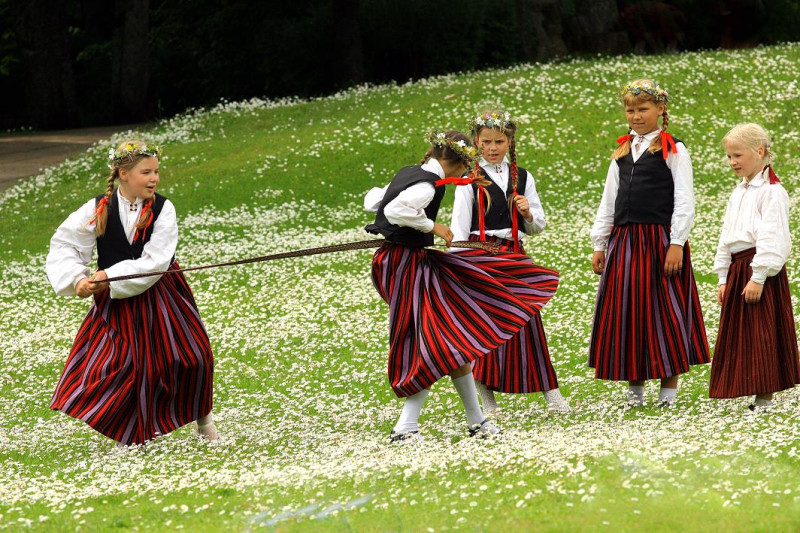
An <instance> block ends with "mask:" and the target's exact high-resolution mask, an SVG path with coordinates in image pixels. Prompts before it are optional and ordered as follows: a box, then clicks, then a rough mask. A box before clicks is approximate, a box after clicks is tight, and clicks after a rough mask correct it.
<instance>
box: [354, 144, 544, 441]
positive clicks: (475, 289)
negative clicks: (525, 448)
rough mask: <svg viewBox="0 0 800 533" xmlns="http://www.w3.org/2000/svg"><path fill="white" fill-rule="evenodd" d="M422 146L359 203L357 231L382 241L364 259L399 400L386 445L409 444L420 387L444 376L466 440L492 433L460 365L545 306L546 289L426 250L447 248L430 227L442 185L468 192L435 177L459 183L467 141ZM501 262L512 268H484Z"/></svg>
mask: <svg viewBox="0 0 800 533" xmlns="http://www.w3.org/2000/svg"><path fill="white" fill-rule="evenodd" d="M428 140H429V141H430V142H431V144H432V146H431V148H430V149H429V150H428V152H427V154H426V155H425V158H424V159H423V162H422V165H421V166H409V167H405V168H403V169H401V170H400V171H399V172H398V173H397V175H396V176H395V177H394V179H393V180H392V181H391V183H390V184H389V185H387V186H386V187H384V188H374V189H372V190H371V191H370V192H369V193H368V194H367V197H366V198H365V200H364V206H365V207H366V208H367V209H368V210H370V211H373V212H376V213H377V214H376V217H375V222H374V223H373V224H370V225H368V226H367V227H366V230H367V231H368V232H370V233H375V234H380V235H383V236H384V237H386V239H387V241H388V242H387V243H385V244H383V245H382V246H381V248H380V249H378V251H377V252H376V253H375V255H374V257H373V259H372V281H373V283H374V284H375V288H376V289H377V290H378V292H379V293H380V295H381V297H382V298H383V299H384V300H385V301H386V302H387V303H388V304H389V327H390V342H389V344H390V347H389V381H390V382H391V386H392V389H393V390H394V392H395V394H397V396H400V397H405V398H406V401H405V404H404V406H403V410H402V413H401V415H400V419H399V420H398V421H397V424H396V425H395V427H394V429H393V430H392V432H391V435H390V439H391V441H393V442H396V441H401V440H405V439H414V440H417V439H419V425H418V420H419V415H420V412H421V410H422V406H423V403H424V401H425V398H426V397H427V395H428V392H429V387H430V386H431V385H433V383H435V382H436V381H437V380H439V379H440V378H442V377H444V376H446V375H449V376H450V377H451V379H452V381H453V385H454V386H455V388H456V390H457V391H458V394H459V396H460V398H461V401H462V402H463V404H464V409H465V411H466V415H467V423H468V428H469V433H470V435H480V436H488V435H494V434H497V433H499V432H500V430H499V429H498V428H497V427H496V426H495V425H494V424H492V423H491V422H488V421H486V419H485V417H484V415H483V412H482V411H481V408H480V405H479V404H478V398H477V392H476V390H475V384H474V381H473V377H472V371H471V365H470V363H472V362H473V361H475V360H476V359H478V358H479V357H481V356H483V355H485V354H486V353H487V352H489V351H490V350H493V349H495V348H497V347H498V346H500V345H502V344H504V343H505V342H507V341H508V339H510V338H511V337H513V336H514V335H516V334H517V333H518V332H519V330H520V329H521V328H522V327H523V326H524V325H525V324H527V323H528V322H529V321H530V319H531V316H533V315H534V314H535V313H537V312H538V309H540V308H541V307H542V306H543V305H544V304H545V303H547V301H548V300H549V299H550V298H551V297H552V292H549V293H548V292H547V291H546V287H547V285H546V283H545V284H544V285H546V286H545V288H544V289H542V290H535V288H532V287H531V285H530V284H528V283H526V282H524V281H522V280H520V279H517V278H516V277H513V276H511V275H509V274H506V273H504V272H503V271H502V270H499V269H495V268H493V267H492V265H491V264H490V262H488V261H486V262H480V261H474V262H473V261H472V259H471V258H462V257H459V256H458V255H457V254H450V253H447V252H445V251H438V250H431V249H428V248H426V246H430V245H432V244H433V236H434V235H437V236H439V237H441V238H442V239H444V240H445V241H446V243H447V245H448V246H449V245H450V244H451V242H452V239H453V234H452V232H451V231H450V229H449V228H448V227H447V226H443V225H441V224H439V223H437V222H436V215H437V212H438V210H439V206H440V204H441V201H442V197H443V196H444V192H445V191H444V187H443V186H442V185H444V184H445V183H448V182H455V183H461V182H466V183H471V181H472V180H471V179H469V178H463V179H461V178H447V179H445V178H446V177H447V176H461V175H462V174H463V173H464V172H465V171H466V170H467V168H468V165H469V163H470V161H471V160H472V159H473V158H474V157H475V149H474V148H473V147H472V146H471V143H470V140H469V138H468V137H467V136H465V135H463V134H461V133H459V132H455V131H449V132H446V133H438V134H436V133H432V134H431V135H430V136H429V137H428ZM502 262H506V263H508V265H506V266H508V267H512V266H513V265H514V263H515V262H514V261H511V260H508V259H502V258H495V259H494V263H495V264H498V263H502ZM520 266H524V265H521V264H520ZM532 289H533V290H532Z"/></svg>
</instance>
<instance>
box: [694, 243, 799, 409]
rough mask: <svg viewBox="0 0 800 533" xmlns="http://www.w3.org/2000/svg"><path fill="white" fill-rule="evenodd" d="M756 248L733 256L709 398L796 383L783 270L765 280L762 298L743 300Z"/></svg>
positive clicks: (794, 338)
mask: <svg viewBox="0 0 800 533" xmlns="http://www.w3.org/2000/svg"><path fill="white" fill-rule="evenodd" d="M755 253H756V249H755V248H751V249H749V250H744V251H742V252H739V253H736V254H733V255H732V260H733V262H732V263H731V266H730V268H729V269H728V283H727V286H726V287H725V296H724V298H723V300H722V312H721V313H720V320H719V334H718V335H717V343H716V345H715V346H714V360H713V361H712V363H711V384H710V386H709V394H708V395H709V396H710V397H711V398H737V397H739V396H749V395H751V394H768V393H771V392H777V391H781V390H784V389H790V388H792V387H794V386H795V385H796V384H798V383H800V366H798V359H797V358H798V355H797V332H796V331H795V326H794V316H793V313H792V298H791V295H790V293H789V279H788V278H787V276H786V267H784V268H783V269H782V270H781V271H780V272H779V273H778V274H777V275H775V276H772V277H769V278H767V280H766V282H765V283H764V290H763V292H762V293H761V300H760V301H759V302H758V303H755V304H748V303H745V301H744V296H742V291H744V288H745V286H746V285H747V282H748V281H750V277H751V276H752V275H753V270H752V268H750V263H751V261H752V259H753V256H754V255H755Z"/></svg>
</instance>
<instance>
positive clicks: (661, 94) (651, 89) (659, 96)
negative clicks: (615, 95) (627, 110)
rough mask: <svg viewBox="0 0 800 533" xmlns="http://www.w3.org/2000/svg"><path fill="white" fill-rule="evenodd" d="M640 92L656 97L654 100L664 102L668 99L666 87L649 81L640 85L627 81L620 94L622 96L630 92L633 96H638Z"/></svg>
mask: <svg viewBox="0 0 800 533" xmlns="http://www.w3.org/2000/svg"><path fill="white" fill-rule="evenodd" d="M642 93H647V94H649V95H650V96H652V97H653V98H655V99H656V102H664V103H666V102H667V100H668V99H669V94H667V90H666V89H662V88H661V87H659V86H658V84H657V83H656V84H655V86H653V85H650V84H649V83H643V84H641V85H639V84H637V83H629V84H627V85H626V86H625V87H623V88H622V93H621V94H620V96H622V97H623V98H624V97H625V95H626V94H632V95H634V96H639V95H640V94H642Z"/></svg>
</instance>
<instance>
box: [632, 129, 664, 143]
mask: <svg viewBox="0 0 800 533" xmlns="http://www.w3.org/2000/svg"><path fill="white" fill-rule="evenodd" d="M660 133H661V130H660V129H655V130H653V131H651V132H650V133H645V134H644V135H642V136H641V137H644V138H645V139H646V140H648V141H652V140H653V139H655V138H656V136H657V135H659V134H660ZM630 135H633V139H634V140H636V138H637V137H639V136H640V135H639V134H638V133H636V132H635V131H633V130H631V132H630Z"/></svg>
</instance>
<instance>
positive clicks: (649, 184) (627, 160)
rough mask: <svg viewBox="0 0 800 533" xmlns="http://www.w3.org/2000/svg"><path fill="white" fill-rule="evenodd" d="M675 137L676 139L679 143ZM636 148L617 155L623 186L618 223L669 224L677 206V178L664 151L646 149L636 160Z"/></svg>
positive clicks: (618, 201) (619, 191) (616, 210)
mask: <svg viewBox="0 0 800 533" xmlns="http://www.w3.org/2000/svg"><path fill="white" fill-rule="evenodd" d="M679 142H681V141H679V140H678V139H675V143H676V144H677V143H679ZM632 152H633V151H632V150H631V152H630V153H628V155H626V156H625V157H622V158H620V159H617V165H618V166H619V188H618V189H617V199H616V202H615V203H614V225H615V226H623V225H625V224H661V225H669V224H670V223H671V221H672V211H673V210H674V208H675V182H674V180H673V179H672V172H671V171H670V169H669V167H668V166H667V162H666V161H664V156H663V155H662V153H661V151H660V150H659V151H657V152H654V153H650V152H649V151H648V150H646V149H645V152H644V154H642V155H641V156H640V157H639V159H638V160H637V161H636V162H635V163H634V161H633V153H632Z"/></svg>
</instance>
